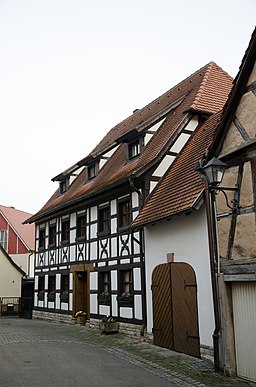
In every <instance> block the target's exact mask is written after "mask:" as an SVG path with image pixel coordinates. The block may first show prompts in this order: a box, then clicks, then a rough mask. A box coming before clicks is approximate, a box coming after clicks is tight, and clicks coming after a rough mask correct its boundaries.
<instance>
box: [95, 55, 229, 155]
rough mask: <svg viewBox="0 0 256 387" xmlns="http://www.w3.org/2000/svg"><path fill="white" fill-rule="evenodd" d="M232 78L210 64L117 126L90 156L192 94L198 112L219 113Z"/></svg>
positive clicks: (193, 104) (192, 103)
mask: <svg viewBox="0 0 256 387" xmlns="http://www.w3.org/2000/svg"><path fill="white" fill-rule="evenodd" d="M231 83H232V77H230V75H229V74H228V73H226V72H225V71H223V70H222V69H221V68H220V67H219V66H218V65H216V63H214V62H210V63H209V64H208V65H206V66H204V67H203V68H201V69H200V70H198V71H196V72H195V73H194V74H192V75H190V76H189V77H187V78H186V79H185V80H183V81H182V82H180V83H179V84H178V85H176V86H174V87H173V88H172V89H170V90H168V91H167V92H166V93H164V94H163V95H161V96H160V97H158V98H157V99H155V100H154V101H152V102H151V103H149V104H148V105H146V106H145V107H144V108H142V109H138V110H136V111H135V113H134V114H133V115H131V116H130V117H128V118H126V119H125V120H123V121H122V122H120V123H119V124H118V125H116V126H114V127H113V128H112V129H111V130H110V131H109V132H108V133H107V134H106V136H105V137H104V138H103V139H102V140H101V141H100V143H99V144H98V145H97V146H96V147H95V148H94V149H93V151H92V152H91V153H90V154H91V155H97V154H99V153H101V152H102V151H104V150H105V149H107V148H108V147H109V146H110V145H112V144H113V143H114V142H115V141H117V139H118V138H119V137H120V136H123V135H124V134H125V133H127V132H129V131H130V130H131V129H134V128H138V129H139V128H140V127H141V126H142V125H143V124H145V122H147V120H149V119H150V118H151V117H153V116H157V115H158V114H159V113H160V112H161V111H162V110H164V109H166V108H167V107H168V106H169V105H170V104H172V103H173V102H174V101H176V100H178V99H179V98H181V97H183V96H186V95H187V93H190V92H192V93H193V98H192V100H191V104H190V106H189V108H191V109H193V110H197V111H204V112H209V113H216V112H217V111H219V110H220V109H222V107H223V105H224V103H225V102H226V99H227V96H228V94H229V92H230V86H231Z"/></svg>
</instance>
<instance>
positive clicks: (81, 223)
mask: <svg viewBox="0 0 256 387" xmlns="http://www.w3.org/2000/svg"><path fill="white" fill-rule="evenodd" d="M85 236H86V215H85V214H83V215H78V216H77V226H76V237H77V238H81V237H85Z"/></svg>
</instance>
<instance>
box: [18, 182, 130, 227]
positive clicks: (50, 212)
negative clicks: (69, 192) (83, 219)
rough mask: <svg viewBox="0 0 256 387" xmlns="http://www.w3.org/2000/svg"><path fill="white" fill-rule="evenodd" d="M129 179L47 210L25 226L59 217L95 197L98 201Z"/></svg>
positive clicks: (32, 217) (29, 219)
mask: <svg viewBox="0 0 256 387" xmlns="http://www.w3.org/2000/svg"><path fill="white" fill-rule="evenodd" d="M129 177H130V176H129ZM129 177H126V178H123V179H122V180H118V181H117V182H114V183H112V184H110V185H108V186H105V187H103V188H100V189H98V190H97V191H93V192H89V193H87V194H85V195H81V196H79V197H78V198H76V199H73V200H72V199H71V200H70V201H68V202H65V203H64V204H62V205H60V206H57V207H53V208H50V209H49V210H46V211H44V212H42V213H39V214H35V215H33V216H31V217H30V218H28V219H26V220H25V221H24V222H23V224H27V223H34V222H36V221H40V220H42V219H43V218H47V217H51V216H52V215H54V214H56V215H57V214H59V213H60V212H61V211H63V210H65V209H67V208H70V207H75V206H77V205H79V204H80V203H81V202H83V201H86V200H88V201H89V200H91V199H92V198H93V197H95V199H96V198H97V197H98V196H99V195H102V194H103V193H106V192H107V191H111V190H113V188H116V187H118V186H123V185H124V184H125V183H127V182H129Z"/></svg>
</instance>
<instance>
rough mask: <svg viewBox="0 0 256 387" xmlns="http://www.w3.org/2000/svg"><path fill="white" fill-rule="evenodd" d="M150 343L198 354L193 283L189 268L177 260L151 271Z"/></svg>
mask: <svg viewBox="0 0 256 387" xmlns="http://www.w3.org/2000/svg"><path fill="white" fill-rule="evenodd" d="M151 288H152V299H153V336H154V344H155V345H158V346H160V347H165V348H169V349H172V350H174V351H177V352H183V353H187V354H189V355H192V356H196V357H200V342H199V329H198V311H197V285H196V277H195V272H194V270H193V268H192V267H191V266H190V265H188V264H186V263H180V262H173V263H166V264H162V265H159V266H157V267H156V268H155V269H154V271H153V273H152V285H151Z"/></svg>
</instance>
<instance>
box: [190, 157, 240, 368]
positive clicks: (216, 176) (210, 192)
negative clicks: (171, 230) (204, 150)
mask: <svg viewBox="0 0 256 387" xmlns="http://www.w3.org/2000/svg"><path fill="white" fill-rule="evenodd" d="M227 167H228V165H227V164H225V163H223V162H222V161H221V160H219V159H217V158H215V157H214V158H212V159H211V160H210V161H208V162H207V163H206V164H205V162H204V160H199V161H198V162H197V164H196V166H195V169H196V170H197V171H198V173H199V174H200V177H201V179H202V180H204V182H205V207H206V215H207V229H208V241H209V257H210V269H211V280H212V296H213V307H214V319H215V329H214V332H213V349H214V369H215V371H216V372H218V371H219V370H220V359H219V335H220V328H221V319H220V312H219V297H218V272H219V265H220V262H219V251H218V236H217V222H216V200H215V199H216V194H217V193H218V192H222V193H223V194H224V196H225V199H226V204H227V206H228V208H230V209H231V210H232V213H236V212H237V210H238V187H235V188H230V187H219V185H220V184H221V182H222V179H223V176H224V173H225V169H226V168H227ZM225 191H234V192H235V195H234V199H233V200H232V201H231V204H232V206H231V205H230V203H229V201H228V197H227V194H226V192H225Z"/></svg>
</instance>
